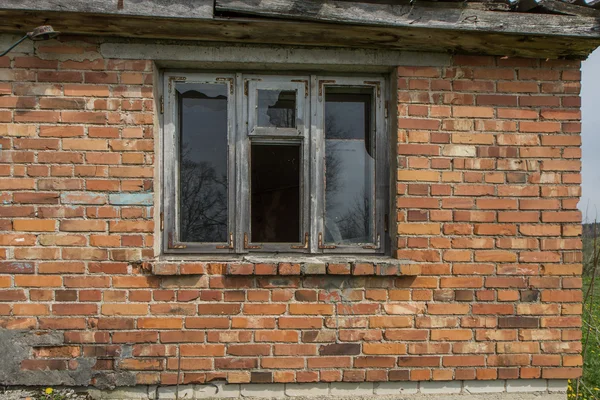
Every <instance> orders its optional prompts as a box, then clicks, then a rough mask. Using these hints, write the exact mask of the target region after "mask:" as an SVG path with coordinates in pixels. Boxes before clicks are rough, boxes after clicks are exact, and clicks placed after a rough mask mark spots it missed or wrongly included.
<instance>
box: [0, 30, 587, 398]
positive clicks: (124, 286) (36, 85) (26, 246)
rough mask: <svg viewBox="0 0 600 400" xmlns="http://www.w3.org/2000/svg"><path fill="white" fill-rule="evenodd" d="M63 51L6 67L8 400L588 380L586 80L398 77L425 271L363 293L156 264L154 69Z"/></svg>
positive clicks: (295, 275)
mask: <svg viewBox="0 0 600 400" xmlns="http://www.w3.org/2000/svg"><path fill="white" fill-rule="evenodd" d="M61 40H63V42H58V41H53V42H46V43H44V42H41V43H37V44H36V45H35V48H34V47H31V48H25V49H23V48H21V49H22V50H20V51H19V50H17V51H16V52H13V53H11V54H10V55H9V56H8V57H3V58H0V144H1V145H2V149H1V151H0V190H1V193H0V200H1V203H0V204H1V205H0V288H1V289H0V327H1V328H2V329H1V330H0V339H4V340H8V339H10V340H13V341H15V342H18V343H19V344H20V345H21V347H22V349H21V350H19V351H16V350H15V354H16V355H15V356H14V357H13V358H11V359H10V361H9V362H7V363H4V364H5V365H3V366H1V367H0V373H1V372H2V371H4V374H0V376H2V377H3V378H2V379H3V380H4V381H3V382H0V383H3V384H36V383H37V384H39V382H40V381H39V380H37V381H36V379H38V378H39V377H40V376H43V377H44V379H45V381H44V383H45V384H61V383H62V384H65V383H66V384H73V385H82V384H87V383H92V384H96V385H98V386H100V387H108V386H115V385H117V386H118V385H133V384H155V383H162V384H174V383H176V380H177V370H178V366H179V365H180V366H181V371H182V373H181V381H182V382H186V383H199V382H207V381H212V380H218V379H224V380H227V381H229V382H236V383H239V382H315V381H324V382H334V381H387V380H390V381H397V380H416V381H422V380H453V379H455V380H470V379H517V378H540V377H541V378H549V379H564V378H572V377H577V376H579V374H580V371H581V370H580V366H581V357H580V355H579V351H580V337H581V334H580V330H579V327H580V323H581V320H580V314H581V291H580V287H581V279H580V273H581V265H580V262H581V252H580V248H581V240H580V234H581V226H580V224H579V223H580V220H581V216H580V213H579V212H578V211H577V209H576V205H577V201H578V198H579V195H580V174H579V170H580V161H579V158H580V135H579V133H580V122H579V120H580V111H579V106H580V99H579V95H578V94H579V88H580V83H579V81H580V72H579V66H580V65H579V63H578V62H565V61H552V60H550V61H543V60H535V59H510V58H509V59H504V58H492V57H462V56H456V57H454V61H453V65H452V66H449V67H444V68H437V67H436V68H434V67H417V68H410V67H400V68H399V69H398V128H399V130H398V165H399V168H398V171H397V188H396V189H397V196H396V197H395V200H396V204H397V208H398V209H397V221H398V222H397V230H398V237H397V240H395V241H394V242H395V243H397V250H396V251H395V252H394V255H395V256H396V257H397V258H400V259H403V260H412V261H414V262H415V264H413V265H412V266H411V267H409V268H412V273H414V271H417V270H418V271H420V273H419V274H418V275H416V276H395V275H398V274H400V275H402V273H403V271H399V270H392V271H391V272H390V274H389V275H390V276H375V275H378V274H379V275H381V274H385V272H382V271H383V270H385V271H389V269H384V268H382V266H381V265H372V264H365V263H362V264H357V265H353V264H350V263H349V264H337V265H334V264H330V265H328V266H325V265H323V266H322V268H321V267H320V266H315V265H313V264H307V265H300V264H294V263H286V264H284V263H281V264H279V265H277V264H257V265H252V264H236V263H231V264H223V263H199V262H181V263H174V262H171V263H160V262H157V259H156V258H155V254H154V250H153V245H154V241H155V238H154V232H155V221H154V217H153V216H154V215H155V213H154V210H153V201H154V200H153V199H154V197H153V193H154V186H155V184H159V183H156V182H155V181H154V178H153V177H154V176H155V170H154V169H155V165H154V160H155V157H154V148H155V143H154V138H155V136H154V135H156V134H157V132H158V130H155V129H154V111H153V110H154V107H155V105H154V103H153V93H154V88H153V87H152V82H153V73H154V71H153V64H152V62H150V61H147V60H114V59H104V58H103V57H102V56H101V53H100V50H99V44H100V43H99V42H98V41H96V40H92V39H81V38H72V39H69V38H63V39H61ZM367 261H368V260H367ZM326 267H327V268H326ZM306 268H312V270H311V274H315V275H310V276H304V275H301V274H302V273H304V272H307V271H308V270H307V269H306ZM392 269H393V268H392ZM404 272H406V271H404ZM358 275H364V276H358ZM179 356H180V359H179ZM11 368H12V369H11ZM6 371H8V372H9V373H8V374H7V373H6ZM49 371H50V372H49ZM25 372H26V373H25Z"/></svg>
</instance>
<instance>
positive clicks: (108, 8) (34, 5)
mask: <svg viewBox="0 0 600 400" xmlns="http://www.w3.org/2000/svg"><path fill="white" fill-rule="evenodd" d="M120 5H122V7H121V6H120ZM0 9H5V10H20V11H44V12H77V13H94V14H109V15H113V14H114V15H130V16H145V17H156V18H169V17H174V18H197V19H211V18H212V17H213V0H177V1H170V0H123V1H121V2H117V1H115V0H93V1H81V0H60V1H56V0H2V4H0Z"/></svg>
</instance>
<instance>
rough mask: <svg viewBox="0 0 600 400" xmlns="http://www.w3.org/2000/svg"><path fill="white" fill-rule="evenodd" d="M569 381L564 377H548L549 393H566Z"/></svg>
mask: <svg viewBox="0 0 600 400" xmlns="http://www.w3.org/2000/svg"><path fill="white" fill-rule="evenodd" d="M568 386H569V381H568V380H566V379H548V391H549V392H550V393H566V392H567V387H568Z"/></svg>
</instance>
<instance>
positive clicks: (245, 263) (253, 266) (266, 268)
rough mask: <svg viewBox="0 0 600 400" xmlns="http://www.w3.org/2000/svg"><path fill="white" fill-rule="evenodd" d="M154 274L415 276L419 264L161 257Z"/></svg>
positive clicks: (330, 258)
mask: <svg viewBox="0 0 600 400" xmlns="http://www.w3.org/2000/svg"><path fill="white" fill-rule="evenodd" d="M152 272H153V273H154V275H205V274H210V275H228V276H247V275H255V276H275V275H283V276H293V275H296V276H298V275H353V276H415V275H420V274H421V266H420V265H419V264H413V263H411V262H410V261H408V262H407V261H406V260H398V259H395V258H391V257H368V256H363V257H360V256H315V257H302V256H300V257H297V256H295V257H281V256H273V257H269V256H244V257H241V258H240V259H238V260H235V261H231V260H229V261H225V260H221V261H219V260H218V259H215V261H202V262H198V260H197V259H195V260H193V259H190V260H185V259H179V260H161V261H157V262H155V263H153V264H152Z"/></svg>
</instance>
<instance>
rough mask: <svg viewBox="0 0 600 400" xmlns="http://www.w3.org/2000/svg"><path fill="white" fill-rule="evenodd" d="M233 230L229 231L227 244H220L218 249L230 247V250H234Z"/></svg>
mask: <svg viewBox="0 0 600 400" xmlns="http://www.w3.org/2000/svg"><path fill="white" fill-rule="evenodd" d="M233 244H234V243H233V232H229V242H227V244H225V245H218V246H217V249H229V250H233V248H234V246H233Z"/></svg>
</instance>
